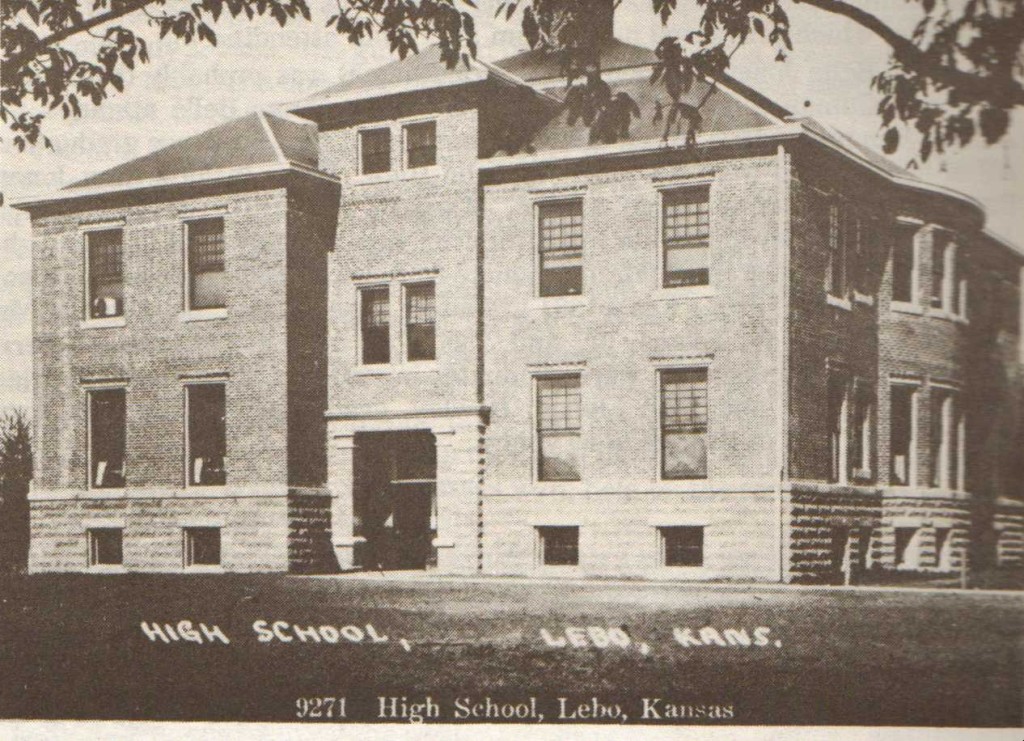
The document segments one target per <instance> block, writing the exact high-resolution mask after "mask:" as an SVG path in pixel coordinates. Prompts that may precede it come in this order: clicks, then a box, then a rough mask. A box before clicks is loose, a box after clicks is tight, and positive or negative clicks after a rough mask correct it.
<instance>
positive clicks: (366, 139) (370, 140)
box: [359, 129, 391, 175]
mask: <svg viewBox="0 0 1024 741" xmlns="http://www.w3.org/2000/svg"><path fill="white" fill-rule="evenodd" d="M359 151H360V154H361V157H362V162H361V163H360V164H361V170H360V172H361V173H362V174H364V175H370V174H372V173H375V172H389V171H390V170H391V130H390V129H371V130H369V131H360V132H359Z"/></svg>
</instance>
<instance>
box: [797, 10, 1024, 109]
mask: <svg viewBox="0 0 1024 741" xmlns="http://www.w3.org/2000/svg"><path fill="white" fill-rule="evenodd" d="M793 2H794V3H803V4H805V5H810V6H812V7H815V8H817V9H818V10H823V11H825V12H826V13H833V14H835V15H841V16H843V17H845V18H848V19H849V20H851V21H853V22H854V23H856V24H857V25H859V26H861V27H862V28H865V29H867V30H868V31H871V32H872V33H873V34H875V35H876V36H878V37H879V38H880V39H882V41H884V42H885V43H886V44H888V45H889V47H890V48H891V49H892V51H893V55H894V57H895V59H896V61H897V62H899V63H900V64H902V65H903V66H904V67H906V68H907V69H909V70H912V71H914V72H917V73H918V74H920V75H922V76H924V77H928V78H931V79H932V80H934V81H935V82H938V83H940V84H942V85H944V86H946V87H950V88H957V89H959V90H962V91H964V92H966V93H968V94H970V95H971V96H972V97H976V98H978V99H981V100H985V101H988V102H990V103H992V104H994V105H997V106H999V107H1001V108H1009V107H1011V106H1015V105H1024V87H1022V86H1021V85H1020V83H1018V82H1015V81H1014V80H1013V79H1011V78H1009V77H1007V78H1006V79H997V78H994V77H982V76H979V75H976V74H973V73H971V72H965V71H964V70H961V69H957V68H956V67H950V66H947V65H943V64H939V63H938V62H937V61H936V60H935V59H934V58H932V57H930V56H929V55H928V54H927V52H925V51H924V50H922V49H921V48H919V47H918V46H917V45H916V44H914V43H913V42H912V41H911V40H910V39H908V38H906V37H904V36H901V35H900V34H899V33H897V32H896V31H895V30H893V29H892V28H891V27H890V26H889V25H887V24H886V23H885V22H884V21H882V20H881V19H880V18H878V17H877V16H875V15H872V14H871V13H869V12H867V11H866V10H863V9H862V8H858V7H857V6H855V5H852V4H850V3H848V2H846V0H793ZM1022 25H1024V24H1022Z"/></svg>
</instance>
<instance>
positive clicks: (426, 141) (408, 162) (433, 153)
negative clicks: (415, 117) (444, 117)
mask: <svg viewBox="0 0 1024 741" xmlns="http://www.w3.org/2000/svg"><path fill="white" fill-rule="evenodd" d="M402 132H403V138H404V140H405V169H407V170H414V169H416V168H417V167H433V166H434V165H436V164H437V122H436V121H419V122H417V123H411V124H406V125H405V126H404V127H403V128H402Z"/></svg>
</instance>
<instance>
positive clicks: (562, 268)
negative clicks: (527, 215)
mask: <svg viewBox="0 0 1024 741" xmlns="http://www.w3.org/2000/svg"><path fill="white" fill-rule="evenodd" d="M537 212H538V217H537V218H538V249H539V252H540V255H539V260H540V265H539V268H540V285H539V293H540V295H541V296H578V295H580V294H582V293H583V201H580V200H575V201H562V202H559V203H542V204H540V205H539V206H538V209H537Z"/></svg>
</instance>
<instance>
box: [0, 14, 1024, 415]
mask: <svg viewBox="0 0 1024 741" xmlns="http://www.w3.org/2000/svg"><path fill="white" fill-rule="evenodd" d="M308 1H309V3H310V6H311V10H312V12H313V20H312V22H309V23H305V22H302V21H299V22H298V23H290V24H289V25H288V26H287V27H286V28H284V29H282V28H279V27H278V26H277V24H276V23H274V22H273V21H270V20H267V19H258V20H256V21H254V22H245V21H232V20H225V19H223V18H222V19H221V22H220V23H218V24H217V25H216V26H215V29H216V31H217V34H218V44H217V47H216V48H212V47H210V46H208V45H195V44H192V45H188V46H186V45H183V44H181V43H180V42H178V41H176V40H173V39H166V40H163V41H158V40H157V39H156V36H155V34H154V33H153V32H152V29H147V28H146V27H145V26H144V24H143V23H142V22H141V21H137V22H135V23H134V24H133V28H135V29H136V30H138V31H141V32H143V33H144V34H145V35H146V36H147V38H148V39H149V40H150V44H149V54H150V60H151V61H150V64H148V65H143V66H141V67H137V68H136V70H135V71H134V72H132V73H128V74H126V75H125V83H126V85H125V92H124V93H123V94H119V95H116V96H114V97H112V98H111V99H109V100H107V101H106V102H105V103H104V104H103V105H102V106H101V107H100V108H85V109H84V111H83V113H84V116H83V117H82V118H78V119H70V120H67V121H64V120H61V119H60V117H59V114H57V115H55V116H53V117H52V118H50V119H48V120H47V122H46V129H47V133H48V135H49V136H50V138H51V139H52V140H53V143H54V147H55V151H49V150H45V149H42V148H36V149H30V150H27V151H26V152H24V153H19V152H17V150H15V149H14V148H13V146H12V145H11V143H10V136H9V135H7V134H6V132H4V133H3V134H0V136H2V138H3V142H2V143H0V187H2V191H3V195H4V203H5V205H4V206H3V207H0V316H2V318H3V320H2V321H0V411H3V410H5V409H8V408H10V407H12V406H20V407H23V408H26V409H30V408H31V402H32V361H31V258H30V248H31V230H30V226H29V219H28V215H27V214H23V213H21V212H19V211H15V210H14V209H12V208H10V206H9V205H7V204H10V203H11V202H15V201H17V200H19V199H21V198H25V197H29V196H37V195H41V194H46V193H49V192H51V191H54V190H56V189H58V188H60V187H62V186H64V185H67V184H68V183H71V182H73V181H75V180H78V179H80V178H83V177H85V176H87V175H90V174H93V173H96V172H100V171H102V170H104V169H106V168H108V167H111V166H113V165H116V164H119V163H121V162H125V161H127V160H130V159H132V158H134V157H138V156H139V155H142V154H145V153H147V152H150V151H153V150H154V149H157V148H159V147H162V146H165V145H167V144H170V143H172V142H174V141H177V140H178V139H182V138H184V137H186V136H189V135H192V134H195V133H198V132H201V131H203V130H205V129H208V128H210V127H212V126H215V125H217V124H219V123H223V122H224V121H227V120H230V119H232V118H235V117H237V116H240V115H242V114H245V113H248V112H250V111H254V110H258V109H261V108H274V107H277V106H280V105H282V104H285V103H288V102H291V101H295V100H298V99H301V98H303V97H305V96H307V95H309V94H310V93H313V92H315V91H317V90H319V89H322V88H325V87H327V86H329V85H331V84H333V83H335V82H337V81H338V80H341V79H344V78H346V77H350V76H352V75H355V74H357V73H359V72H361V71H364V70H366V69H369V68H371V67H373V66H377V65H380V64H383V63H386V62H388V61H390V59H391V57H390V56H389V53H388V48H387V44H386V42H384V41H382V40H375V41H373V42H368V43H367V42H364V44H363V45H362V46H360V47H353V46H352V45H350V44H349V43H348V42H347V40H346V38H345V37H343V36H340V35H338V34H337V33H335V32H334V31H333V30H331V29H328V28H325V26H324V23H325V21H326V18H327V17H328V16H329V15H330V14H331V13H332V12H333V9H334V4H333V3H331V2H330V1H329V0H308ZM496 2H497V0H480V1H478V2H477V5H478V6H479V10H478V11H476V16H477V33H478V38H479V44H478V45H479V55H480V57H481V58H483V59H486V60H495V59H500V58H502V57H504V56H508V55H509V54H513V53H515V52H517V51H521V50H522V49H524V48H525V46H526V44H525V41H524V40H523V38H522V35H521V32H520V30H519V26H518V18H517V19H515V20H513V22H511V23H507V22H504V21H500V20H495V19H494V8H495V7H496ZM857 4H859V5H861V6H862V7H864V8H866V9H867V10H870V11H875V12H877V13H878V14H879V15H880V16H881V17H882V18H883V19H885V20H886V21H887V22H889V23H890V25H892V26H893V27H894V28H896V29H898V30H900V31H901V32H904V33H906V32H908V31H909V29H910V28H911V27H912V25H913V24H914V22H915V20H916V19H917V15H916V13H917V12H919V11H918V10H917V7H918V6H917V5H916V4H913V3H893V2H892V0H858V3H857ZM174 5H175V3H174V0H170V1H169V2H168V6H167V7H168V9H172V8H173V7H174ZM183 5H184V4H183ZM693 5H694V2H693V0H680V2H679V8H680V11H679V12H677V14H676V16H675V17H674V18H673V19H672V21H670V24H669V26H668V28H667V31H666V29H665V28H663V27H662V26H661V24H660V22H659V21H658V20H657V19H656V18H655V17H654V15H653V13H652V12H651V9H650V8H651V5H650V0H623V2H622V5H621V6H620V8H619V11H618V13H617V15H616V21H615V24H616V25H615V27H616V35H617V36H618V37H619V38H621V39H623V40H625V41H628V42H631V43H635V44H641V45H647V46H651V47H653V46H654V44H656V43H657V42H658V40H660V39H661V38H662V37H663V36H664V35H666V33H675V34H678V35H680V36H681V35H683V34H685V33H686V32H687V31H689V30H692V28H693V26H692V24H691V22H690V20H691V19H692V18H693V17H694V13H693V11H692V6H693ZM790 19H791V25H792V37H793V42H794V45H795V50H794V51H793V52H792V53H791V54H790V56H789V58H788V59H787V60H786V61H785V62H784V63H776V62H774V61H772V57H773V56H774V55H773V54H772V53H771V52H770V50H768V49H766V48H764V47H763V46H759V45H758V44H756V43H751V44H748V45H747V47H744V48H743V49H741V50H740V52H739V53H738V54H736V56H735V57H734V58H733V67H732V72H733V74H734V75H735V76H736V77H738V78H739V79H740V80H742V81H743V82H745V83H747V84H748V85H751V86H752V87H754V88H755V89H757V90H759V91H760V92H761V93H763V94H765V95H767V96H768V97H770V98H772V99H774V100H776V101H777V102H779V103H781V104H782V105H783V106H785V107H787V108H789V109H790V110H791V111H793V112H794V113H797V114H798V115H810V116H814V117H816V118H818V119H820V120H822V121H825V122H826V123H829V124H832V125H833V126H836V127H838V128H839V129H841V130H843V131H844V132H846V133H847V134H849V135H851V136H853V137H854V138H856V139H858V140H859V141H861V142H863V143H864V144H866V145H868V146H870V147H872V148H874V149H876V150H879V151H880V150H881V138H880V133H879V121H878V118H877V116H876V114H875V111H876V107H877V103H878V97H877V95H876V94H875V93H874V92H872V91H871V90H870V86H869V83H870V79H871V77H872V76H873V75H875V74H876V73H877V72H878V71H880V70H881V69H883V68H884V66H885V64H886V60H887V58H888V49H887V47H886V46H885V45H884V44H883V43H882V42H881V41H880V40H878V39H876V38H875V37H874V36H873V35H872V34H870V33H869V32H867V31H865V30H863V29H861V28H859V27H858V26H855V25H853V24H852V23H851V22H850V21H847V20H845V19H843V18H839V17H834V16H830V15H828V14H825V13H822V12H821V11H818V10H816V9H814V8H810V7H807V6H806V5H792V6H791V8H790ZM911 155H912V152H911V151H909V150H903V151H901V152H899V153H897V155H896V156H895V157H894V159H895V161H896V162H898V163H899V164H906V162H907V160H909V159H910V157H911ZM1022 168H1024V116H1022V115H1021V114H1020V112H1018V113H1017V114H1016V115H1015V116H1014V118H1013V121H1012V123H1011V129H1010V133H1009V135H1008V136H1007V137H1006V138H1005V139H1004V141H1003V142H1000V143H999V144H997V145H995V146H991V147H989V146H986V145H985V144H983V143H982V142H980V140H979V141H978V142H977V144H975V145H972V146H971V147H970V148H968V149H967V150H962V151H957V152H954V153H951V154H948V155H947V156H945V157H942V158H938V159H933V160H931V161H930V162H929V163H928V164H927V165H925V166H924V167H922V169H921V170H919V171H918V175H920V176H922V177H925V178H927V179H929V180H932V181H934V182H937V183H941V184H943V185H947V186H950V187H953V188H956V189H957V190H960V191H962V192H965V193H967V194H969V195H972V196H974V197H975V198H977V199H978V200H979V201H981V202H982V203H983V204H984V205H985V206H986V209H987V210H988V214H989V226H990V228H991V229H992V230H993V231H995V232H996V233H998V234H1000V235H1002V236H1004V237H1007V238H1009V239H1011V240H1012V241H1013V242H1015V243H1016V244H1018V245H1022V243H1024V237H1022V235H1024V208H1021V205H1022V204H1024V178H1021V177H1020V173H1021V172H1022Z"/></svg>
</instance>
